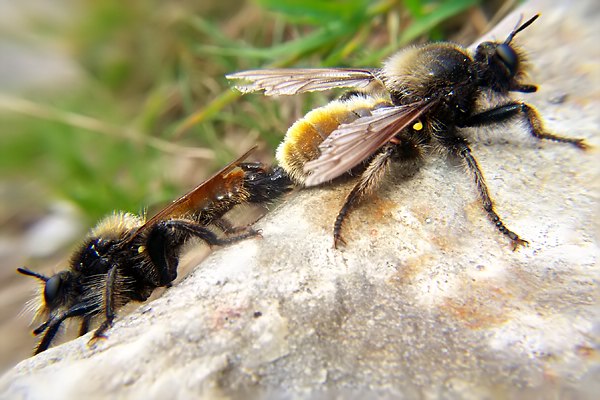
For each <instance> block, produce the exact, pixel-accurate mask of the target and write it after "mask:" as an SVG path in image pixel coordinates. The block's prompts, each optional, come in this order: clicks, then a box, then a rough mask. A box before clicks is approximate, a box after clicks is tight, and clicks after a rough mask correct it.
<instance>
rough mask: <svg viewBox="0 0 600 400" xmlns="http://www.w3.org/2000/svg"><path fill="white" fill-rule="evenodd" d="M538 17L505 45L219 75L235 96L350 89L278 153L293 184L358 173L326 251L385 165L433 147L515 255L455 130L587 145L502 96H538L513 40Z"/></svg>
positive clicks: (423, 49) (425, 48) (292, 131)
mask: <svg viewBox="0 0 600 400" xmlns="http://www.w3.org/2000/svg"><path fill="white" fill-rule="evenodd" d="M538 16H539V15H535V16H533V17H532V18H530V19H529V20H528V21H526V22H525V23H523V24H520V21H519V24H517V27H515V29H514V30H513V31H512V32H511V33H510V34H509V35H508V37H507V38H506V40H504V41H498V42H492V41H490V42H483V43H480V44H479V45H478V46H477V49H476V50H475V51H474V52H472V51H470V50H468V49H466V48H464V47H461V46H459V45H456V44H453V43H447V42H440V43H430V44H424V45H418V46H412V47H408V48H405V49H403V50H400V51H399V52H397V53H396V54H394V55H392V56H391V57H390V58H389V59H388V60H387V61H385V62H384V63H383V66H382V67H381V68H377V69H369V68H322V69H265V70H252V71H243V72H238V73H234V74H231V75H228V76H227V78H228V79H231V80H235V81H244V82H245V83H244V82H242V83H240V84H238V85H236V86H235V87H236V88H237V89H238V90H240V91H241V92H243V93H247V92H255V91H264V94H265V95H294V94H298V93H304V92H311V91H324V90H329V89H333V88H351V89H352V91H350V92H348V93H346V94H344V95H343V96H342V97H341V98H340V99H338V100H334V101H333V102H331V103H329V104H327V105H325V106H323V107H320V108H317V109H315V110H312V111H311V112H309V113H308V114H307V115H306V116H304V117H303V118H301V119H300V120H298V121H297V122H296V123H294V124H293V125H292V126H291V127H290V128H289V130H288V131H287V133H286V136H285V139H284V140H283V142H282V143H281V144H280V146H279V148H278V150H277V160H278V162H279V165H280V166H281V167H282V168H283V169H284V170H285V171H286V172H287V173H288V174H289V176H290V177H291V178H292V179H293V180H294V181H295V182H296V183H297V184H299V185H305V186H315V185H319V184H321V183H324V182H328V181H331V180H332V179H334V178H337V177H338V176H340V175H343V174H345V173H348V172H350V171H353V172H356V171H358V172H360V173H361V176H360V178H359V179H358V182H357V183H356V185H355V186H354V188H353V189H352V190H351V191H350V193H349V194H348V196H347V197H346V200H345V202H344V204H343V206H342V208H341V209H340V211H339V213H338V216H337V218H336V221H335V223H334V227H333V236H334V246H337V245H338V244H339V243H340V242H342V243H343V242H344V241H343V239H342V235H341V232H342V224H343V222H344V219H345V218H346V216H347V215H348V213H349V212H350V210H351V209H352V208H353V207H354V206H355V205H356V204H358V203H359V202H361V201H363V200H364V199H366V198H368V197H369V196H370V195H371V194H372V193H373V192H374V191H375V190H376V189H377V188H378V187H379V186H380V183H381V181H382V177H383V176H384V175H385V173H386V171H387V170H388V169H389V166H390V163H391V162H392V161H395V162H398V163H400V164H414V163H418V161H419V160H420V159H421V158H422V157H423V156H424V155H426V154H428V153H431V149H435V150H439V149H441V150H443V151H445V152H447V153H449V154H450V155H452V156H454V157H456V158H457V159H459V160H461V161H462V163H463V164H464V165H465V166H466V167H467V170H468V171H469V172H470V173H471V175H472V177H473V179H474V181H475V186H476V187H477V190H478V193H479V197H480V199H481V202H482V205H483V208H484V210H485V212H486V213H487V215H488V217H489V219H490V220H491V221H492V223H493V224H494V225H495V226H496V228H497V229H498V230H499V231H500V232H501V233H503V234H504V235H506V236H507V237H508V238H509V239H510V241H511V243H512V245H513V249H516V248H517V247H519V246H520V245H525V244H527V242H526V241H525V240H523V239H521V238H520V237H519V235H517V234H516V233H515V232H513V231H512V230H510V229H508V228H507V227H506V225H505V224H504V222H503V221H502V219H501V218H500V216H499V215H498V214H497V212H496V209H495V207H494V204H493V201H492V198H491V197H490V194H489V191H488V188H487V186H486V183H485V180H484V177H483V173H482V172H481V169H480V168H479V166H478V164H477V161H476V159H475V157H474V156H473V154H472V151H471V148H470V146H469V143H468V141H467V139H466V138H465V137H464V135H463V133H462V129H463V128H468V127H478V126H487V125H492V124H496V123H501V122H505V121H509V120H513V119H521V120H524V121H525V123H526V128H527V130H528V132H529V133H530V135H532V136H533V137H535V138H537V139H546V140H552V141H555V142H561V143H568V144H571V145H574V146H576V147H578V148H581V149H584V148H586V144H585V142H584V141H583V140H582V139H573V138H567V137H563V136H558V135H555V134H553V133H550V132H548V131H546V129H545V128H544V125H543V122H542V119H541V117H540V116H539V114H538V112H537V111H536V110H535V108H533V107H532V106H530V105H528V104H526V103H524V102H520V101H514V100H511V99H510V98H509V93H510V92H523V93H532V92H535V91H536V90H537V87H536V86H535V85H533V84H530V83H527V82H526V81H525V78H526V71H525V70H526V68H525V66H526V63H525V55H524V54H523V52H522V51H521V50H520V49H519V48H517V47H516V46H515V45H514V44H513V43H512V42H513V39H514V37H515V36H516V35H517V34H518V33H519V32H521V31H523V30H524V29H525V28H527V27H528V26H530V25H531V24H532V23H533V22H534V21H535V20H536V19H537V18H538ZM486 92H487V93H489V92H492V93H494V94H495V95H496V96H497V97H500V98H503V99H504V100H503V101H502V102H500V103H499V105H497V106H494V107H491V108H488V109H481V108H480V107H479V101H478V100H479V99H480V98H481V97H482V96H483V95H484V94H485V93H486Z"/></svg>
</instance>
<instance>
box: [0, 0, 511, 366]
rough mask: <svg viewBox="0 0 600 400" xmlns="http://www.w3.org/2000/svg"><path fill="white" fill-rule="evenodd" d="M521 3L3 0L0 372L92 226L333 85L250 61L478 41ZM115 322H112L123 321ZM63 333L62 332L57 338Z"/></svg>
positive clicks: (157, 197) (135, 206) (333, 57)
mask: <svg viewBox="0 0 600 400" xmlns="http://www.w3.org/2000/svg"><path fill="white" fill-rule="evenodd" d="M513 6H515V4H514V2H504V1H488V2H483V1H477V0H431V1H418V0H405V1H399V0H398V1H395V0H382V1H375V0H373V1H368V0H347V1H341V0H339V1H327V2H324V1H321V0H255V1H238V0H220V1H215V0H205V1H192V0H179V1H169V2H165V1H157V0H143V1H142V0H138V1H136V0H133V1H127V2H123V1H118V0H102V1H97V0H93V1H92V0H79V1H74V0H20V1H18V2H17V1H12V0H0V337H2V340H1V341H0V372H1V371H4V370H6V369H7V368H10V367H11V366H13V365H14V364H15V363H17V362H18V361H20V360H22V359H24V358H26V357H28V356H29V355H30V354H31V352H32V349H33V347H34V345H35V343H36V340H35V339H34V338H33V337H32V336H31V334H30V332H31V329H32V327H31V326H30V325H29V324H30V320H31V313H24V312H23V310H24V308H25V305H26V303H27V302H28V301H29V300H30V299H31V298H32V297H33V296H35V295H36V287H37V285H38V282H37V281H36V280H34V279H31V278H28V277H25V276H22V275H17V274H16V272H15V269H16V268H17V267H19V266H27V267H28V268H30V269H33V270H35V271H39V272H42V273H46V274H51V273H53V272H56V271H58V270H61V269H64V268H65V267H66V265H67V263H68V259H69V253H70V251H71V250H72V249H73V247H74V246H76V245H77V243H78V242H79V241H80V240H81V238H82V237H83V235H85V232H86V231H87V229H89V227H90V226H92V225H93V224H94V223H95V222H96V221H97V220H98V219H99V218H101V217H102V216H103V215H106V214H108V213H111V212H112V211H113V210H125V211H130V212H134V213H140V212H143V211H144V210H146V209H147V210H149V212H150V213H152V211H153V210H157V209H158V208H159V207H160V206H162V205H164V204H165V203H167V202H168V201H170V200H172V199H174V198H176V197H177V196H178V195H181V194H182V193H184V192H186V191H187V190H189V189H190V188H192V187H194V186H195V185H197V184H198V183H200V182H201V181H202V180H203V179H205V178H206V177H207V176H209V175H210V173H212V172H214V171H215V170H216V169H218V168H220V167H221V166H223V165H224V164H225V163H227V162H229V161H231V160H232V159H233V158H234V157H235V156H237V155H239V154H241V153H242V152H244V151H246V150H247V149H249V148H250V147H252V146H253V145H255V144H258V145H259V150H258V151H257V152H255V154H254V155H253V158H254V159H260V160H262V161H265V162H269V163H270V162H272V159H273V152H274V149H275V147H276V146H277V144H278V143H279V141H280V140H281V138H282V137H283V135H284V133H285V131H286V129H287V127H288V126H289V125H290V124H291V123H292V122H293V121H294V120H295V119H297V118H299V117H301V116H302V115H303V114H304V113H306V112H307V111H308V110H310V109H311V108H313V107H314V106H316V105H322V104H325V102H326V101H327V99H328V98H331V97H332V96H335V94H308V95H302V96H296V97H291V98H264V97H263V96H261V95H247V96H244V97H243V98H242V97H241V96H240V95H239V94H237V93H235V92H233V91H231V90H230V88H229V85H228V83H227V82H226V80H225V78H224V75H225V74H226V73H230V72H234V71H239V70H243V69H248V68H261V67H292V66H312V67H318V66H378V65H379V63H380V60H381V59H383V58H385V57H386V56H388V55H390V54H391V53H393V52H394V51H396V50H397V49H398V48H399V47H401V46H404V45H406V44H408V43H411V42H415V41H427V40H453V41H456V42H459V43H462V44H470V43H471V42H472V41H474V40H475V39H476V38H477V37H478V36H479V35H481V34H482V33H484V32H485V31H486V30H488V29H489V28H490V27H491V26H493V24H494V23H495V21H497V20H498V19H499V18H500V17H502V16H503V15H504V14H506V13H507V12H508V11H509V10H510V9H511V8H512V7H513ZM109 334H110V332H109ZM58 342H60V340H59V341H57V343H58Z"/></svg>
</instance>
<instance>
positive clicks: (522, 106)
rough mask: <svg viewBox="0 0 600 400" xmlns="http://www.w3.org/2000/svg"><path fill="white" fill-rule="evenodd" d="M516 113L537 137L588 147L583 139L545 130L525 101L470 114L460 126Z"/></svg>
mask: <svg viewBox="0 0 600 400" xmlns="http://www.w3.org/2000/svg"><path fill="white" fill-rule="evenodd" d="M517 114H522V115H524V116H525V117H526V119H527V126H528V130H529V134H530V135H531V136H533V137H535V138H537V139H545V140H552V141H554V142H560V143H570V144H572V145H574V146H576V147H578V148H580V149H586V148H587V147H588V146H587V144H586V143H585V141H584V140H583V139H574V138H567V137H564V136H558V135H555V134H553V133H549V132H546V131H545V129H544V124H543V122H542V118H541V117H540V115H539V114H538V112H537V111H536V110H535V108H533V107H532V106H530V105H528V104H526V103H521V102H518V101H513V102H510V103H506V104H503V105H501V106H498V107H494V108H491V109H489V110H486V111H483V112H480V113H477V114H475V115H472V116H471V117H469V119H468V120H467V121H466V122H465V123H464V124H462V126H464V127H468V126H483V125H489V124H493V123H497V122H502V121H506V120H508V119H510V118H512V117H514V116H516V115H517Z"/></svg>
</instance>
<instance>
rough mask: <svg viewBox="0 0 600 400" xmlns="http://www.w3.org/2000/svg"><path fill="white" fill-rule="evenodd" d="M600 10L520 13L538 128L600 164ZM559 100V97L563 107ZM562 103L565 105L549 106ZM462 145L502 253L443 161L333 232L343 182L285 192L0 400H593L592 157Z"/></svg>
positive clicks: (598, 176)
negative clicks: (232, 240) (176, 279)
mask: <svg viewBox="0 0 600 400" xmlns="http://www.w3.org/2000/svg"><path fill="white" fill-rule="evenodd" d="M599 9H600V7H598V5H597V4H596V3H595V2H592V1H588V2H578V3H577V4H570V5H569V6H568V7H567V6H560V5H559V6H557V5H554V4H552V2H544V1H539V2H535V3H529V4H528V5H525V6H524V8H522V9H520V10H519V11H518V12H516V13H514V14H512V15H511V16H509V17H508V18H507V20H506V21H505V22H504V23H502V24H501V25H500V26H499V27H498V29H497V30H495V31H494V33H493V34H494V35H495V37H497V38H503V37H505V36H506V34H507V33H508V32H509V31H510V30H511V29H512V28H513V27H514V25H515V23H516V21H517V19H518V15H519V14H521V13H522V14H524V16H525V17H528V16H531V15H533V14H534V13H536V12H538V11H542V12H543V15H542V18H540V20H539V21H536V22H535V24H533V25H532V26H531V28H528V29H527V30H526V31H525V32H524V33H523V34H522V35H520V36H518V41H519V42H520V43H522V44H523V47H524V48H525V49H526V50H528V51H529V52H530V54H531V62H532V64H533V69H532V74H531V76H532V80H533V81H534V82H536V83H539V84H541V88H540V90H539V91H538V92H537V93H535V94H528V95H523V98H524V99H526V100H527V101H528V102H529V103H531V104H533V105H535V106H536V107H537V108H538V110H539V111H540V113H541V114H542V115H543V116H544V118H545V120H546V122H547V126H548V128H550V129H551V130H553V131H555V132H557V133H558V132H560V133H563V134H565V135H568V136H572V137H584V138H586V139H587V140H588V142H589V143H590V144H592V145H593V146H594V147H595V148H597V147H598V146H600V142H599V141H598V132H599V129H598V127H599V126H600V118H599V115H598V112H597V110H598V109H599V107H600V104H599V103H600V102H599V98H598V95H599V93H598V91H597V88H598V87H600V73H599V72H600V70H599V66H600V63H599V61H598V60H600V50H599V47H598V46H597V42H598V39H599V38H600V35H598V33H599V28H598V24H597V23H596V21H597V20H598V17H599ZM556 99H559V101H557V100H556ZM561 99H562V100H561ZM494 131H496V134H495V135H494V136H493V137H491V138H490V137H488V131H480V132H473V135H474V137H475V139H473V151H474V154H475V155H476V157H477V158H478V160H479V162H480V165H481V167H482V169H483V171H484V173H485V176H486V178H487V182H488V185H489V188H490V191H491V193H492V196H493V198H494V199H495V201H496V206H497V209H498V212H499V213H500V214H501V215H502V216H503V217H504V219H505V221H506V223H507V225H508V226H509V227H510V228H511V229H513V230H515V231H516V232H518V233H519V234H520V235H522V236H523V237H524V238H525V239H527V240H529V242H530V246H529V247H527V248H521V249H519V250H518V251H516V252H513V251H511V248H510V245H509V243H508V241H507V240H506V238H504V237H502V236H501V235H500V234H498V233H497V232H496V230H495V229H494V227H493V226H492V225H491V224H490V223H489V221H488V220H487V218H486V216H485V214H484V212H483V211H482V210H481V205H480V202H479V200H478V199H477V197H476V194H475V189H474V187H473V185H472V182H471V179H470V177H469V176H468V175H467V174H465V173H464V171H463V170H462V169H461V168H457V167H456V165H455V164H453V163H451V162H448V160H445V159H443V158H441V157H440V158H436V157H433V158H431V159H429V160H428V161H427V162H426V163H425V165H424V166H423V167H422V168H421V170H420V171H419V172H418V173H416V174H415V175H414V176H412V177H410V178H401V177H398V176H396V177H394V178H391V179H390V182H389V185H387V187H386V189H385V190H382V191H380V192H378V194H377V196H375V198H373V200H372V201H370V202H368V203H366V204H364V205H363V206H362V207H360V208H358V209H357V210H356V211H354V212H353V213H352V214H351V216H350V218H349V220H348V223H347V224H346V226H345V231H344V232H345V238H346V240H347V243H348V244H347V246H345V247H344V248H342V249H339V250H335V249H333V248H332V238H331V228H332V224H333V221H334V219H335V216H336V214H337V211H338V209H339V207H340V206H341V203H342V201H343V198H344V196H345V195H346V194H347V192H348V190H349V188H350V187H351V184H352V182H347V183H342V184H338V185H332V186H329V187H323V188H316V189H309V190H304V191H301V192H298V193H294V194H292V195H291V196H290V197H289V198H288V199H287V201H285V203H283V204H282V205H280V206H279V207H276V208H275V209H274V210H272V211H271V212H270V213H269V214H268V215H267V216H266V217H265V218H263V219H262V220H261V221H260V222H259V223H258V227H259V228H261V229H262V231H263V238H262V239H251V240H247V241H244V242H241V243H239V244H236V245H233V246H229V247H226V248H221V249H218V250H216V251H214V252H213V253H212V254H211V255H210V256H209V257H208V258H207V259H206V260H205V261H204V262H202V263H201V264H200V265H199V266H198V267H197V268H195V269H194V270H193V271H192V272H191V273H190V274H189V275H188V276H187V278H185V279H184V280H183V281H182V282H181V283H179V284H178V285H176V286H174V287H172V288H169V289H168V290H166V292H165V293H164V295H163V296H162V297H160V298H158V299H156V300H154V301H151V302H147V303H144V304H143V305H142V306H141V307H140V308H138V309H137V310H136V311H134V312H132V313H131V314H129V315H122V314H121V315H120V317H119V318H117V320H116V322H115V325H114V327H113V328H111V329H110V330H109V331H108V335H109V338H108V339H107V340H105V341H102V342H99V343H97V344H96V346H95V347H93V348H90V347H88V346H87V342H88V340H89V338H90V334H88V335H86V336H84V337H83V338H80V339H76V340H72V341H70V342H67V343H65V344H63V345H61V346H57V347H54V348H51V349H49V350H48V351H46V352H44V353H42V354H40V355H38V356H36V357H33V358H30V359H28V360H25V361H23V362H21V363H20V364H19V365H17V366H16V367H15V368H13V369H12V370H10V371H8V372H7V373H6V374H5V375H4V376H3V377H2V379H1V380H0V390H1V392H2V393H4V397H7V398H15V397H22V398H31V399H34V398H42V397H43V398H45V399H49V398H50V399H51V398H61V399H74V398H81V397H83V396H87V397H103V398H106V397H119V398H167V397H169V398H207V399H208V398H253V397H264V398H331V397H340V398H357V399H358V398H367V397H368V398H373V397H380V398H417V397H419V398H421V397H423V398H438V397H442V398H461V399H465V398H467V399H468V398H477V399H479V398H496V397H501V398H515V397H518V398H519V397H521V398H526V397H531V396H535V397H550V396H552V397H557V396H558V397H569V398H574V397H577V398H593V397H594V396H593V394H594V393H597V391H598V389H600V387H599V386H600V385H599V383H598V382H600V368H599V367H600V364H599V362H598V360H599V359H600V354H599V350H600V348H599V334H600V332H599V330H600V328H599V327H600V308H599V307H598V300H599V299H598V297H599V293H600V291H599V290H598V282H599V278H600V270H599V269H598V256H599V253H600V252H599V248H598V243H599V234H600V223H599V222H598V218H597V215H598V211H599V207H598V198H599V194H600V171H599V167H598V166H599V165H600V164H599V161H600V160H599V156H598V151H597V150H596V149H594V148H593V149H591V150H589V151H587V152H582V151H580V150H578V149H575V148H574V147H572V146H568V145H560V144H555V143H550V142H544V143H538V142H536V141H534V140H531V139H529V138H527V134H526V133H525V132H524V131H523V129H522V127H521V126H519V125H518V124H514V125H504V126H501V127H499V128H497V129H495V130H494Z"/></svg>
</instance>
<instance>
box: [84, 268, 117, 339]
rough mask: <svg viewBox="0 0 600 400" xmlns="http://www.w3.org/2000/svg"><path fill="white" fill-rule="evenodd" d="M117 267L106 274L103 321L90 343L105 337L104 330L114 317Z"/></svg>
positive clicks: (108, 326)
mask: <svg viewBox="0 0 600 400" xmlns="http://www.w3.org/2000/svg"><path fill="white" fill-rule="evenodd" d="M117 275H118V269H117V267H115V266H113V267H112V268H111V269H109V270H108V273H107V274H106V287H105V288H104V318H105V319H104V321H102V324H100V326H99V327H98V329H96V331H95V332H94V336H92V338H91V339H90V343H93V342H94V341H95V340H97V339H100V338H106V336H105V335H104V332H106V330H107V329H108V328H110V326H111V325H112V323H113V320H114V319H115V284H116V282H117Z"/></svg>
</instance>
